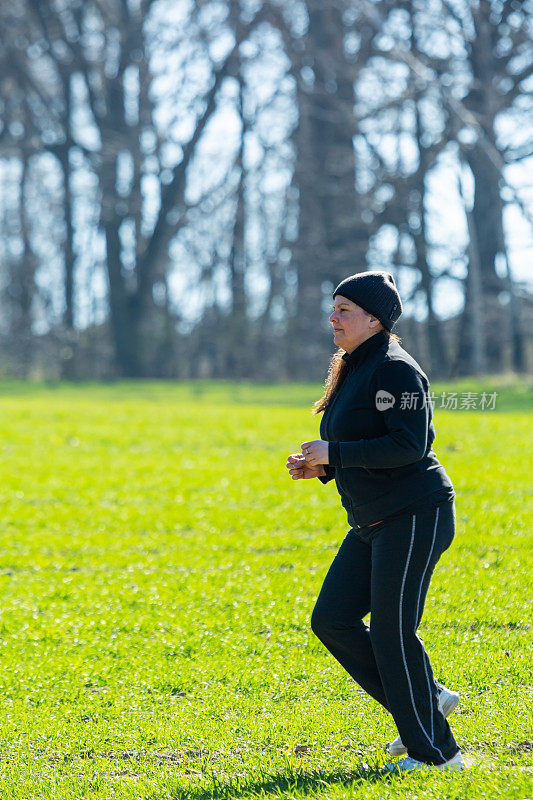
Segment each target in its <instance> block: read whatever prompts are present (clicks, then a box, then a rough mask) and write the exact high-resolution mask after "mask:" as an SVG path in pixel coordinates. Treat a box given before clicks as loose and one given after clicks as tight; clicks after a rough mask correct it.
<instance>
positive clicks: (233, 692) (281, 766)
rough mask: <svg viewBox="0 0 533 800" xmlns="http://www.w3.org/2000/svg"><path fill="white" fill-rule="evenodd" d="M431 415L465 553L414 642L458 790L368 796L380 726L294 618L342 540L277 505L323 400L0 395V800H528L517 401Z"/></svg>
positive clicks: (523, 476) (296, 491) (427, 782)
mask: <svg viewBox="0 0 533 800" xmlns="http://www.w3.org/2000/svg"><path fill="white" fill-rule="evenodd" d="M433 389H434V391H436V392H438V391H442V390H451V389H455V390H457V391H459V392H463V391H482V390H485V391H498V401H497V404H496V410H495V411H472V410H468V411H459V410H456V411H454V410H450V411H447V410H440V409H437V410H436V413H435V423H436V428H437V439H436V442H435V449H436V451H437V454H438V455H439V457H440V458H441V460H442V462H443V464H444V465H445V467H446V469H447V471H448V472H449V474H450V476H451V477H452V480H453V481H454V484H455V487H456V490H457V494H458V497H457V501H456V504H457V522H458V531H457V537H456V540H455V542H454V544H453V545H452V547H451V548H450V549H449V550H448V551H447V552H446V553H445V555H444V556H443V558H442V560H441V562H440V563H439V565H438V567H437V570H436V573H435V576H434V579H433V582H432V586H431V588H430V593H429V596H428V600H427V603H426V611H425V615H424V619H423V621H422V625H421V628H420V633H421V636H422V638H423V639H424V642H425V644H426V647H427V649H428V651H429V653H430V655H431V657H432V662H433V666H434V669H435V672H436V675H437V677H438V678H439V679H440V680H441V681H442V682H444V683H446V684H447V685H448V686H450V687H453V688H454V689H457V690H458V691H460V692H461V695H462V701H461V704H460V706H459V707H458V709H457V711H456V712H455V713H454V715H453V716H452V717H450V723H451V725H452V728H453V730H454V733H455V736H456V738H457V740H458V742H459V744H460V746H461V748H462V750H463V752H464V754H465V756H466V757H467V758H468V761H469V763H470V765H471V766H470V768H469V769H468V770H466V771H464V772H462V773H450V774H446V773H441V772H436V773H431V775H430V776H429V777H427V776H426V777H424V776H421V775H413V774H410V775H408V776H404V777H403V778H402V777H392V778H383V777H381V776H380V775H379V773H378V770H379V767H380V766H381V765H382V764H383V763H385V761H386V760H390V759H386V755H385V752H384V748H385V745H386V743H387V742H388V741H390V739H391V738H393V737H394V736H395V735H396V731H395V728H394V725H393V722H392V719H391V718H390V717H389V716H388V715H387V714H386V713H385V712H384V711H383V710H382V709H381V708H380V707H378V705H377V704H376V703H375V702H374V701H372V700H371V699H370V698H368V697H367V696H366V695H365V694H364V693H362V692H361V691H360V690H359V689H358V687H357V686H356V685H355V684H354V683H353V682H352V681H351V680H350V679H349V677H348V676H347V675H346V674H345V673H344V672H343V671H342V669H341V667H340V666H338V664H337V663H336V662H335V661H334V660H333V658H332V657H331V656H330V655H329V654H328V653H327V652H326V651H325V650H324V648H323V647H322V645H321V644H320V643H319V642H318V640H316V639H315V637H314V636H313V634H312V632H311V631H310V628H309V617H310V613H311V610H312V608H313V604H314V601H315V598H316V596H317V593H318V591H319V589H320V585H321V582H322V579H323V577H324V574H325V572H326V570H327V568H328V566H329V564H330V562H331V560H332V558H333V556H334V554H335V552H336V550H337V548H338V546H339V544H340V542H341V540H342V538H343V537H344V535H345V533H346V531H347V524H346V520H345V517H344V512H343V510H342V509H341V507H340V503H339V499H338V496H337V494H336V491H335V487H334V485H332V484H328V485H327V486H323V485H322V484H320V483H319V482H317V481H297V482H293V481H291V480H290V478H289V477H288V474H287V473H286V470H285V460H286V456H287V454H288V453H290V452H294V451H296V450H297V449H298V448H299V445H300V442H302V441H304V440H305V439H309V438H318V417H315V416H312V415H311V413H310V405H311V403H312V401H313V400H314V399H316V397H317V396H318V393H319V391H320V387H317V386H311V385H299V386H298V385H291V386H285V387H284V386H258V387H253V386H250V385H246V384H239V385H235V384H230V383H220V384H209V383H205V382H198V383H188V384H176V385H172V384H164V383H141V382H139V383H127V384H126V383H125V384H116V385H107V386H96V385H68V386H65V385H63V386H61V385H43V386H37V385H33V386H32V385H29V384H21V383H8V382H4V383H1V384H0V405H1V410H0V451H1V456H2V458H1V469H2V480H1V482H0V498H1V503H2V526H1V538H0V585H1V598H2V600H1V610H2V614H1V636H0V645H1V648H2V651H1V665H2V669H1V676H0V698H1V702H2V715H1V719H0V736H1V739H0V762H1V763H0V798H2V800H9V798H45V799H48V798H53V800H56V799H57V800H59V799H61V800H62V799H63V798H73V799H74V798H76V800H77V798H82V797H83V798H85V797H87V798H105V799H106V800H107V798H146V800H148V799H150V800H171V799H172V798H190V800H207V799H208V798H230V797H231V798H233V797H235V798H248V797H285V798H302V797H313V798H353V797H357V798H380V799H381V798H405V797H407V798H422V797H424V798H435V800H437V798H438V800H443V799H446V800H447V799H448V798H468V800H476V799H477V798H513V800H525V799H526V798H532V797H533V752H532V750H533V726H532V716H531V708H532V705H533V680H532V676H531V656H532V647H531V645H532V640H533V630H532V624H531V617H530V608H531V594H532V593H531V587H532V580H531V552H532V535H531V533H532V528H533V525H532V522H533V509H532V503H531V494H530V490H531V475H532V474H533V463H532V461H533V458H532V447H531V444H532V441H531V439H532V437H531V434H532V428H533V425H532V422H533V392H532V389H531V387H529V388H528V387H527V386H526V385H525V384H524V383H522V384H520V383H517V382H516V381H512V380H508V381H506V382H502V381H498V380H496V379H495V380H493V381H486V382H484V381H467V380H465V381H463V382H462V383H461V384H456V385H455V386H454V387H451V386H448V387H442V386H434V387H433Z"/></svg>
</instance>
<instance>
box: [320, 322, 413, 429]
mask: <svg viewBox="0 0 533 800" xmlns="http://www.w3.org/2000/svg"><path fill="white" fill-rule="evenodd" d="M383 330H386V329H383ZM386 332H387V333H388V335H389V341H391V340H394V341H395V342H401V341H402V340H401V339H400V337H399V336H398V335H397V334H396V333H391V332H390V331H386ZM344 353H345V351H344V350H343V349H342V347H339V349H338V350H337V352H336V353H333V355H332V357H331V360H330V362H329V367H328V374H327V377H326V382H325V384H324V394H323V395H322V397H321V398H320V400H317V401H316V403H315V404H314V405H313V414H320V412H321V411H325V410H326V408H327V407H328V406H329V404H330V403H331V401H332V400H333V398H334V397H335V395H336V394H337V392H338V391H339V389H340V387H341V385H342V382H343V381H344V379H345V377H346V372H347V370H348V367H347V364H346V361H344V360H343V358H342V357H343V355H344Z"/></svg>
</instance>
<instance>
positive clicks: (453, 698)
mask: <svg viewBox="0 0 533 800" xmlns="http://www.w3.org/2000/svg"><path fill="white" fill-rule="evenodd" d="M459 699H460V698H459V695H458V694H457V692H448V694H447V697H446V698H445V700H444V702H443V704H442V706H441V709H440V710H441V711H442V713H443V715H444V717H449V716H450V714H451V713H452V711H454V710H455V709H456V708H457V706H458V705H459ZM387 753H388V754H389V755H391V756H403V755H405V754H406V753H407V747H405V745H402V746H401V747H392V748H391V745H389V746H388V747H387ZM450 769H453V767H451V768H450ZM459 769H462V767H459Z"/></svg>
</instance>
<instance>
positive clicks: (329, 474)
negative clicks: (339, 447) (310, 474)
mask: <svg viewBox="0 0 533 800" xmlns="http://www.w3.org/2000/svg"><path fill="white" fill-rule="evenodd" d="M322 466H323V467H324V470H325V472H326V475H325V476H324V477H323V476H320V477H319V478H318V480H319V481H322V483H327V482H328V481H330V480H332V478H334V477H335V467H332V466H331V464H322Z"/></svg>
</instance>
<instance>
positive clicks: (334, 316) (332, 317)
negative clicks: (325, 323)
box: [329, 311, 337, 322]
mask: <svg viewBox="0 0 533 800" xmlns="http://www.w3.org/2000/svg"><path fill="white" fill-rule="evenodd" d="M336 319H337V317H336V315H335V312H334V311H332V312H331V314H330V315H329V321H330V322H335V320H336Z"/></svg>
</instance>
